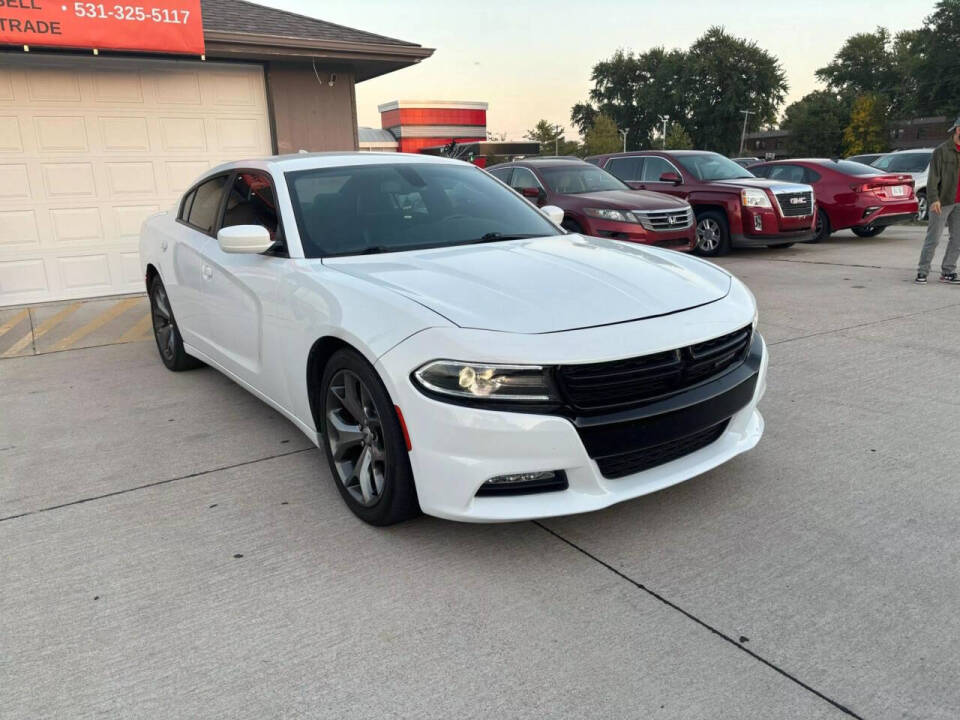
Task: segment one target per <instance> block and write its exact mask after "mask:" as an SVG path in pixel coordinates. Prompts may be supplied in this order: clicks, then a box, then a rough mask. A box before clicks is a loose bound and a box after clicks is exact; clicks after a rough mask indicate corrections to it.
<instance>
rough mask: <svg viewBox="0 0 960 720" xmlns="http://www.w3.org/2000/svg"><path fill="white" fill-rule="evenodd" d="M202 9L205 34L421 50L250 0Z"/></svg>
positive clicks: (214, 0)
mask: <svg viewBox="0 0 960 720" xmlns="http://www.w3.org/2000/svg"><path fill="white" fill-rule="evenodd" d="M201 7H202V9H203V29H204V31H209V30H215V31H221V32H231V33H233V32H240V33H250V34H254V35H275V36H278V37H288V38H301V39H304V40H306V39H310V40H337V41H342V42H355V43H374V44H378V45H401V46H403V45H405V46H408V47H420V46H419V45H417V44H416V43H411V42H406V41H404V40H397V39H396V38H390V37H386V36H384V35H377V34H375V33H370V32H365V31H363V30H355V29H354V28H350V27H345V26H343V25H337V24H335V23H331V22H327V21H326V20H319V19H318V18H313V17H309V16H307V15H300V14H299V13H292V12H288V11H286V10H276V9H274V8H269V7H265V6H263V5H257V4H256V3H252V2H247V1H246V0H201Z"/></svg>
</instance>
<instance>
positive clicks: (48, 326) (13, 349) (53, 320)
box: [0, 302, 83, 357]
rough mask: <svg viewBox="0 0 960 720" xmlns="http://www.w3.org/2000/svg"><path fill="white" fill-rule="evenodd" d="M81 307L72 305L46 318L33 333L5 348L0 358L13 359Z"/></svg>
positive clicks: (79, 303) (78, 304)
mask: <svg viewBox="0 0 960 720" xmlns="http://www.w3.org/2000/svg"><path fill="white" fill-rule="evenodd" d="M82 305H83V303H82V302H78V303H74V304H73V305H68V306H67V307H65V308H64V309H63V310H61V311H60V312H58V313H57V314H56V315H52V316H50V317H48V318H47V319H46V320H44V321H43V322H42V323H40V324H39V325H38V326H37V327H35V328H34V329H33V332H28V333H27V334H26V335H24V336H23V337H22V338H20V339H19V340H17V341H16V342H15V343H14V344H13V345H12V346H10V347H9V348H7V351H6V352H5V353H4V354H3V355H2V356H0V357H13V356H14V355H17V354H18V353H19V352H20V351H21V350H23V349H24V348H25V347H26V346H27V345H29V344H30V342H31V341H33V340H36V339H37V338H40V337H42V336H44V335H46V334H47V333H48V332H50V331H51V330H52V329H53V328H55V327H56V326H57V325H59V324H60V323H61V322H63V321H64V320H66V319H67V318H68V317H70V316H71V315H73V314H74V313H75V312H76V311H77V310H79V309H80V307H81V306H82Z"/></svg>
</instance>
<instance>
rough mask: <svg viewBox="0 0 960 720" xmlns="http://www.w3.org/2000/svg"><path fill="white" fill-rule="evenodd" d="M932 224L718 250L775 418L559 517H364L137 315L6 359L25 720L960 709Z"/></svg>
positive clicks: (920, 713)
mask: <svg viewBox="0 0 960 720" xmlns="http://www.w3.org/2000/svg"><path fill="white" fill-rule="evenodd" d="M922 233H923V228H918V227H907V228H891V229H888V230H887V231H886V232H885V233H884V234H882V235H880V236H878V237H875V238H872V239H869V240H864V239H860V238H856V237H854V236H853V235H852V234H850V233H848V232H844V233H840V234H838V235H835V236H834V237H833V238H831V239H830V240H829V241H828V242H826V243H823V244H821V245H797V246H795V247H793V248H790V249H786V250H763V251H749V252H746V251H740V252H735V253H733V254H731V255H729V256H727V257H725V258H721V259H720V264H722V265H723V266H724V267H726V268H728V269H730V270H731V271H732V272H734V273H735V274H737V275H738V276H739V277H740V278H741V279H743V280H744V281H745V282H746V283H747V285H749V286H750V288H751V289H752V290H753V292H754V293H755V294H756V296H757V298H758V301H759V305H760V318H761V321H760V329H761V331H762V332H763V334H764V337H765V338H766V340H767V343H768V344H769V346H770V353H771V362H770V371H769V389H768V391H767V395H766V397H765V399H764V401H763V403H762V404H761V410H762V411H763V413H764V416H765V419H766V423H767V429H766V434H765V436H764V438H763V440H762V441H761V442H760V445H759V446H758V447H757V448H756V449H755V450H753V451H752V452H750V453H748V454H746V455H743V456H740V457H738V458H736V459H734V460H733V461H731V462H730V463H728V464H726V465H724V466H722V467H720V468H719V469H717V470H715V471H712V472H710V473H708V474H706V475H703V476H700V477H698V478H696V479H694V480H691V481H689V482H686V483H683V484H681V485H678V486H675V487H673V488H670V489H668V490H665V491H662V492H659V493H656V494H653V495H649V496H646V497H643V498H640V499H639V500H636V501H632V502H628V503H624V504H621V505H618V506H615V507H612V508H610V509H608V510H605V511H602V512H597V513H593V514H587V515H580V516H573V517H567V518H561V519H552V520H548V521H543V522H525V523H515V524H506V525H466V524H457V523H451V522H445V521H441V520H436V519H433V518H427V517H424V518H421V519H419V520H415V521H413V522H409V523H406V524H401V525H397V526H393V527H390V528H385V529H378V528H374V527H370V526H367V525H365V524H363V523H362V522H360V521H359V520H357V519H356V518H355V517H354V516H353V515H352V514H351V513H350V512H349V510H348V509H347V508H346V507H345V506H344V504H343V502H342V501H341V499H340V497H339V495H338V493H337V490H336V488H335V487H334V484H333V481H332V479H331V478H330V475H329V471H328V469H327V465H326V462H325V461H324V459H323V457H322V456H321V455H320V453H319V452H318V451H316V450H315V449H314V448H313V447H312V446H311V445H310V444H309V442H308V441H307V440H306V438H305V437H304V436H303V435H302V434H301V433H300V432H299V431H298V430H297V429H296V428H294V426H293V425H291V424H290V423H289V422H288V421H286V420H285V419H284V418H282V417H281V416H280V415H279V414H277V413H276V412H274V411H273V410H271V409H270V408H268V407H267V406H266V405H264V404H263V403H261V402H259V401H258V400H256V399H255V398H254V397H253V396H252V395H250V394H249V393H247V392H246V391H244V390H242V389H241V388H240V387H238V386H236V385H234V384H233V383H232V382H230V381H229V380H227V379H226V378H225V377H223V376H221V375H220V374H218V373H216V372H214V371H212V370H209V369H201V370H198V371H194V372H189V373H180V374H176V373H171V372H168V371H167V370H166V369H165V368H164V367H163V366H162V364H161V363H160V360H159V359H158V357H157V351H156V347H155V346H154V344H153V343H152V340H151V339H149V337H148V339H147V340H143V339H142V338H143V334H142V333H141V334H140V335H131V334H129V333H132V332H133V327H134V326H135V324H136V322H138V321H139V320H138V318H139V316H137V317H134V316H133V315H131V316H129V317H128V320H129V322H128V323H127V324H126V325H124V326H123V328H119V327H118V330H117V332H116V333H115V335H116V337H117V338H120V337H123V338H124V340H123V341H122V342H121V343H120V344H104V345H99V346H92V347H87V348H79V349H65V347H66V346H64V345H63V343H64V341H62V340H58V341H57V342H58V343H60V344H59V345H57V344H51V346H50V349H51V351H50V352H45V353H44V354H38V355H30V356H24V357H9V358H7V359H2V360H0V403H2V405H0V406H2V412H0V467H2V472H0V548H2V552H0V579H2V581H0V717H4V718H41V717H77V718H80V717H84V718H86V717H101V716H102V717H138V718H157V717H163V718H199V717H209V718H213V717H230V718H268V717H270V718H272V717H285V718H293V717H331V718H366V717H384V718H387V717H431V718H432V717H436V718H449V717H568V718H578V717H596V718H626V717H636V718H684V719H686V718H710V719H715V718H731V719H734V718H736V719H742V718H763V719H764V720H770V719H772V718H804V719H810V718H821V717H822V718H834V717H835V718H842V717H851V716H852V717H861V718H911V719H912V718H916V719H920V718H923V719H924V720H928V719H933V718H956V717H957V716H958V715H960V681H958V670H957V658H958V657H960V617H958V615H957V613H956V608H957V600H958V598H960V482H958V476H957V471H956V463H957V461H956V454H957V453H956V451H957V448H958V446H960V424H958V422H957V401H956V393H955V387H956V384H957V377H958V374H960V352H958V350H957V338H958V336H960V289H958V288H955V287H951V286H948V285H942V284H939V283H936V282H932V283H931V284H930V285H929V286H928V287H918V286H915V285H914V284H913V283H912V280H913V276H914V272H915V262H916V256H917V254H918V252H919V246H920V243H921V241H922ZM937 262H939V256H938V257H937ZM932 278H933V279H934V280H935V276H932ZM78 312H79V311H78ZM118 312H119V311H118ZM87 322H88V323H89V322H93V320H89V321H87ZM97 327H98V328H99V327H100V326H97ZM140 329H141V330H142V329H143V328H140ZM68 337H69V335H68ZM85 337H94V336H93V335H92V331H90V332H88V333H87V335H85ZM81 344H82V343H81Z"/></svg>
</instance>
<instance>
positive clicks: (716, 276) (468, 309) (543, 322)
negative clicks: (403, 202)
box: [323, 235, 730, 333]
mask: <svg viewBox="0 0 960 720" xmlns="http://www.w3.org/2000/svg"><path fill="white" fill-rule="evenodd" d="M323 264H324V265H325V266H327V267H331V268H334V269H336V270H339V271H341V272H344V273H348V274H349V275H352V276H354V277H357V278H361V279H363V280H366V281H368V282H371V283H375V284H377V285H380V286H382V287H386V288H389V289H391V290H393V291H395V292H397V293H400V294H401V295H404V296H406V297H408V298H410V299H411V300H414V301H416V302H418V303H420V304H422V305H424V306H426V307H428V308H430V309H431V310H433V311H434V312H436V313H438V314H440V315H442V316H444V317H445V318H447V319H448V320H450V321H451V322H453V323H454V324H456V325H459V326H460V327H465V328H476V329H484V330H497V331H502V332H512V333H550V332H558V331H562V330H573V329H578V328H586V327H594V326H597V325H610V324H614V323H621V322H627V321H630V320H639V319H642V318H646V317H652V316H657V315H666V314H669V313H674V312H677V311H679V310H685V309H688V308H691V307H696V306H698V305H704V304H706V303H710V302H714V301H716V300H719V299H720V298H722V297H724V296H725V295H726V294H727V293H728V292H729V290H730V275H728V274H727V273H726V272H724V271H723V270H721V269H720V268H718V267H716V266H714V265H711V264H710V263H706V262H704V261H702V260H698V259H697V258H694V257H690V256H688V255H683V254H681V253H676V252H672V251H668V250H658V249H653V248H646V247H643V246H639V245H632V244H629V243H621V242H618V241H614V240H604V239H599V238H585V237H583V236H581V235H560V236H552V237H543V238H533V239H529V240H510V241H504V242H497V243H486V244H481V245H461V246H457V247H448V248H434V249H430V250H411V251H406V252H398V253H389V254H383V255H361V256H354V257H340V258H326V259H325V260H324V261H323Z"/></svg>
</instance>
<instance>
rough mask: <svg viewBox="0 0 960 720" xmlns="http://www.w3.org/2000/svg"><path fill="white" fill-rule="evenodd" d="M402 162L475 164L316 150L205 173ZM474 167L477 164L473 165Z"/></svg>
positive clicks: (433, 157)
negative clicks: (241, 169) (244, 169)
mask: <svg viewBox="0 0 960 720" xmlns="http://www.w3.org/2000/svg"><path fill="white" fill-rule="evenodd" d="M402 163H421V164H433V165H435V164H453V165H472V163H467V162H466V161H464V160H455V159H453V158H445V157H439V156H436V155H420V154H415V153H397V152H315V153H291V154H288V155H270V156H267V157H260V158H247V159H244V160H233V161H231V162H226V163H222V164H220V165H217V166H216V167H215V168H212V169H210V170H208V171H207V172H206V173H204V175H203V176H204V177H207V176H209V175H215V174H217V173H221V172H225V171H228V170H235V169H237V168H255V169H263V170H272V171H277V172H289V171H293V170H312V169H314V168H328V167H349V166H352V165H387V164H389V165H393V164H402ZM473 167H475V166H473Z"/></svg>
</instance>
